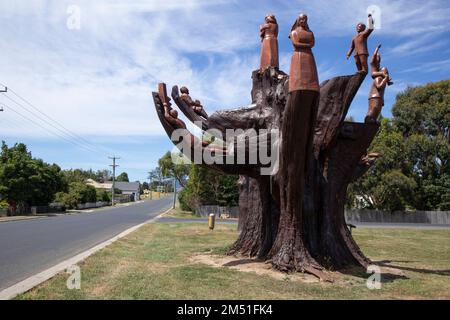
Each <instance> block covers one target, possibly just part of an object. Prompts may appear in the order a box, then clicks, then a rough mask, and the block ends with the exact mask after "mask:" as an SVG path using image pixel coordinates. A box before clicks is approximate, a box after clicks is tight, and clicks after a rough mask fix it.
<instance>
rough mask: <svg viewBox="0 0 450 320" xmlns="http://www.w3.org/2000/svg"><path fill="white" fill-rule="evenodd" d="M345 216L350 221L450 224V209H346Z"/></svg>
mask: <svg viewBox="0 0 450 320" xmlns="http://www.w3.org/2000/svg"><path fill="white" fill-rule="evenodd" d="M345 218H346V220H347V222H349V223H358V222H375V223H426V224H450V211H411V212H409V211H406V212H404V211H395V212H384V211H378V210H365V209H359V210H346V211H345Z"/></svg>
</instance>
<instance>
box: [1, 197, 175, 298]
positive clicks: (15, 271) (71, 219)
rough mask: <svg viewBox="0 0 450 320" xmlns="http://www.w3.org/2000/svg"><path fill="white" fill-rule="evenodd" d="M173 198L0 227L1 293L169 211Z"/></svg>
mask: <svg viewBox="0 0 450 320" xmlns="http://www.w3.org/2000/svg"><path fill="white" fill-rule="evenodd" d="M171 204H172V197H166V198H162V199H158V200H152V201H145V202H141V203H136V204H132V205H130V206H127V207H116V208H109V209H103V210H100V211H97V212H92V213H80V214H75V215H62V216H55V217H48V218H42V219H33V220H21V221H11V222H1V223H0V290H2V289H5V288H7V287H9V286H11V285H13V284H15V283H17V282H19V281H22V280H24V279H26V278H28V277H30V276H32V275H34V274H36V273H38V272H41V271H44V270H46V269H47V268H50V267H52V266H54V265H56V264H58V263H60V262H62V261H64V260H66V259H68V258H71V257H73V256H75V255H77V254H79V253H81V252H83V251H85V250H87V249H90V248H92V247H94V246H96V245H97V244H99V243H102V242H103V241H106V240H108V239H110V238H112V237H114V236H116V235H118V234H119V233H121V232H123V231H124V230H126V229H128V228H131V227H133V226H135V225H138V224H140V223H142V222H145V221H147V220H149V219H151V218H153V217H156V216H157V215H158V214H159V213H162V212H164V211H166V210H167V209H169V208H170V206H171Z"/></svg>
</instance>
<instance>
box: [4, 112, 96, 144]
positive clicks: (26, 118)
mask: <svg viewBox="0 0 450 320" xmlns="http://www.w3.org/2000/svg"><path fill="white" fill-rule="evenodd" d="M3 105H4V106H6V107H7V108H8V110H10V111H12V112H14V113H16V114H17V115H19V116H20V117H22V118H24V119H25V120H28V121H29V122H31V123H33V124H34V125H36V126H38V127H39V128H41V129H43V130H45V131H47V132H48V133H50V134H53V135H56V136H58V137H59V138H61V139H63V140H65V141H67V142H69V143H72V144H73V145H75V146H77V147H81V148H83V149H85V150H86V151H89V152H96V151H94V150H92V149H89V148H87V147H85V146H83V145H81V144H79V143H77V142H76V141H72V140H69V139H67V138H66V137H65V136H62V135H60V134H59V133H57V132H54V131H52V130H50V129H49V128H46V127H44V126H42V125H41V124H39V123H38V122H36V121H34V120H33V119H30V118H29V117H27V116H25V115H23V114H22V113H20V112H19V111H17V110H14V109H13V108H11V106H9V105H7V104H5V103H3Z"/></svg>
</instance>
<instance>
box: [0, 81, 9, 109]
mask: <svg viewBox="0 0 450 320" xmlns="http://www.w3.org/2000/svg"><path fill="white" fill-rule="evenodd" d="M4 92H8V88H7V87H5V89H1V90H0V93H4ZM2 111H3V107H0V112H2Z"/></svg>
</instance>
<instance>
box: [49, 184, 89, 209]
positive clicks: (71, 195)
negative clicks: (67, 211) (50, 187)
mask: <svg viewBox="0 0 450 320" xmlns="http://www.w3.org/2000/svg"><path fill="white" fill-rule="evenodd" d="M55 201H56V202H59V203H63V204H64V205H66V206H67V207H68V208H76V207H77V204H83V203H87V202H96V201H97V191H96V190H95V188H94V187H92V186H89V185H86V184H85V183H83V182H71V183H70V184H69V191H68V192H59V193H57V194H56V197H55Z"/></svg>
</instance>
